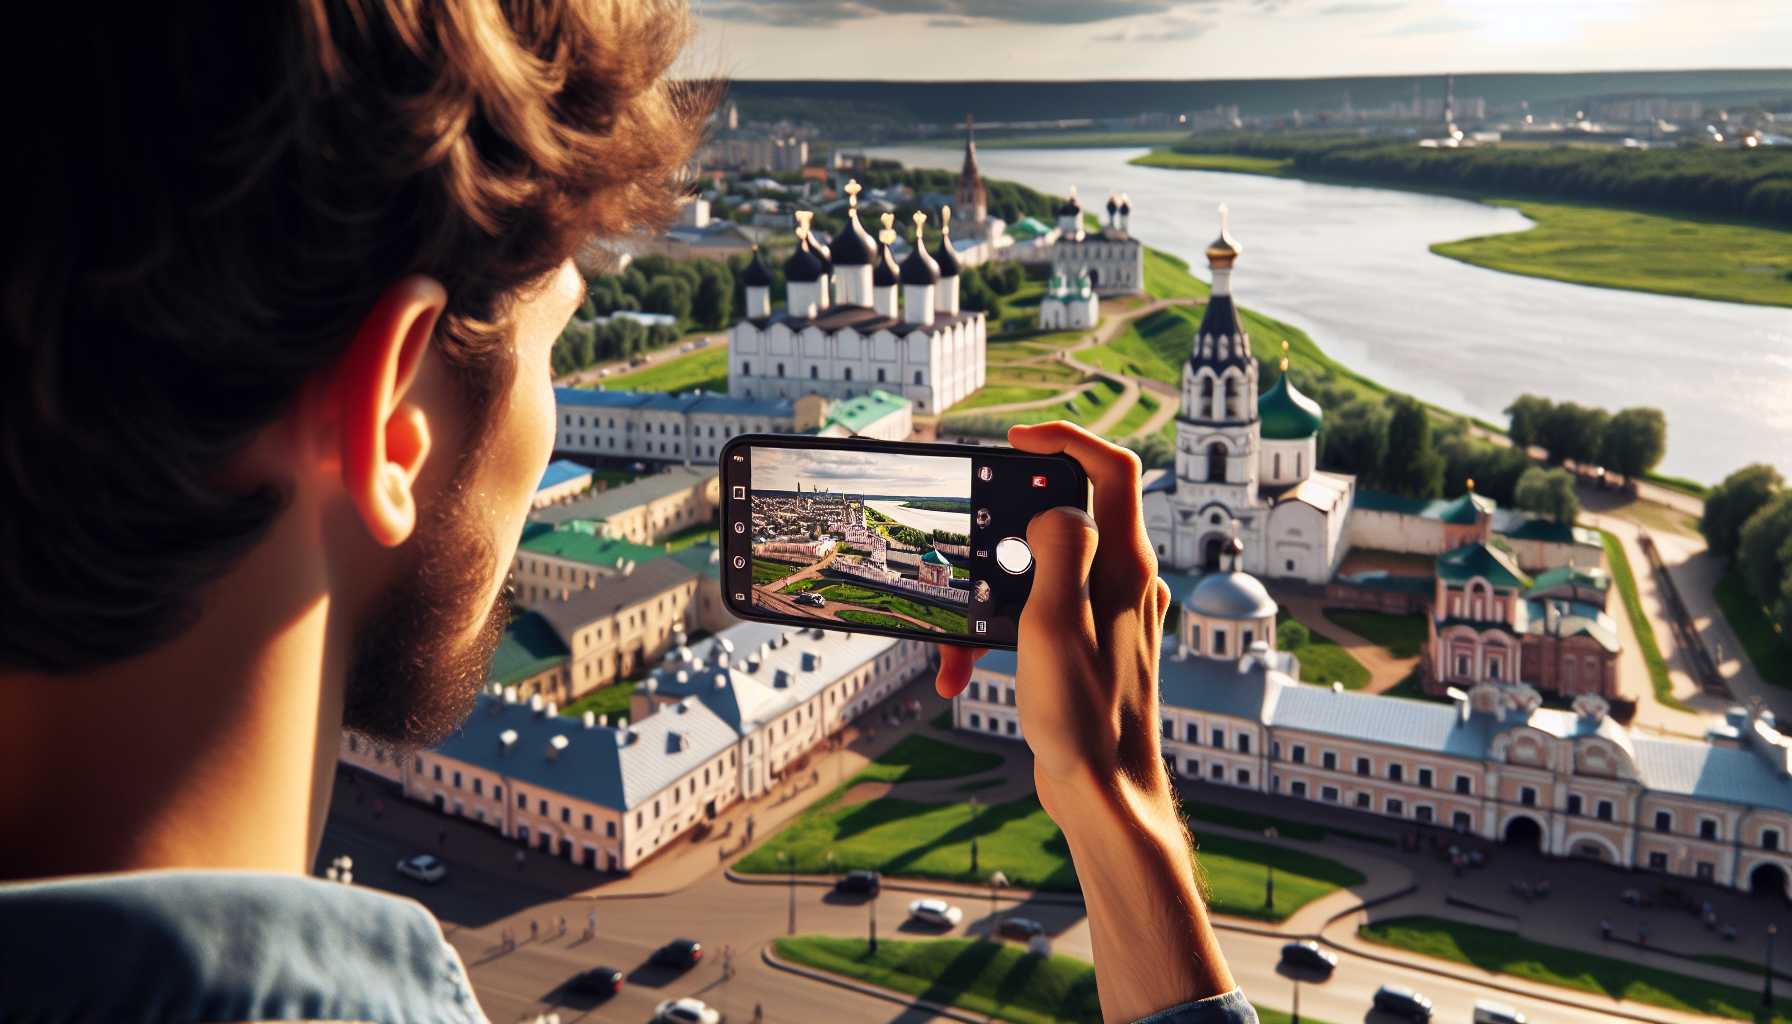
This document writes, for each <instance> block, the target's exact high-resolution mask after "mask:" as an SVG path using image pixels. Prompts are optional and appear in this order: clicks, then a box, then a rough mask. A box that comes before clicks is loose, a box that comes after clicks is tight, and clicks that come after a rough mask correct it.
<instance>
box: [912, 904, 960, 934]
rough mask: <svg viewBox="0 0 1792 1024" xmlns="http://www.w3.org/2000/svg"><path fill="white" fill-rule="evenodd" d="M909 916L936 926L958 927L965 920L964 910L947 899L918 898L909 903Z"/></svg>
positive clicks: (913, 919) (914, 919) (922, 922)
mask: <svg viewBox="0 0 1792 1024" xmlns="http://www.w3.org/2000/svg"><path fill="white" fill-rule="evenodd" d="M908 917H909V920H911V921H918V922H920V923H921V924H930V925H933V926H934V927H935V928H956V927H957V926H958V922H960V921H962V920H964V911H962V910H960V909H958V908H957V907H955V906H953V905H952V904H950V903H947V902H946V901H945V900H931V899H929V900H916V901H914V902H913V903H910V904H909V905H908Z"/></svg>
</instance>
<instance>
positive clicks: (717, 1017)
mask: <svg viewBox="0 0 1792 1024" xmlns="http://www.w3.org/2000/svg"><path fill="white" fill-rule="evenodd" d="M653 1024H722V1011H720V1010H718V1009H716V1008H715V1007H713V1006H710V1005H709V1004H708V1003H705V1002H704V1001H703V1000H701V999H692V998H691V997H689V996H686V997H685V998H683V999H668V1000H666V1001H665V1002H663V1003H661V1004H660V1005H658V1006H656V1007H654V1008H653Z"/></svg>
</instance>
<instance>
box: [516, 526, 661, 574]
mask: <svg viewBox="0 0 1792 1024" xmlns="http://www.w3.org/2000/svg"><path fill="white" fill-rule="evenodd" d="M596 530H597V524H595V523H593V522H591V521H590V520H585V519H574V520H572V521H570V522H565V523H558V524H549V523H530V524H528V525H527V526H524V527H523V539H522V542H521V543H520V544H518V545H517V546H518V547H519V548H520V549H522V550H524V551H529V552H533V553H535V554H538V555H551V556H553V557H555V558H564V559H566V560H567V561H570V562H583V563H584V564H586V565H591V566H599V567H602V568H605V569H614V568H615V567H616V566H617V565H618V564H620V563H622V562H625V561H627V562H636V563H639V562H646V561H650V560H652V559H655V558H660V557H663V556H664V555H665V553H666V552H665V549H663V548H653V547H648V546H647V545H645V544H635V543H632V542H630V541H626V540H618V539H615V538H612V537H600V536H598V535H597V532H596Z"/></svg>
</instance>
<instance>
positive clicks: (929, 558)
mask: <svg viewBox="0 0 1792 1024" xmlns="http://www.w3.org/2000/svg"><path fill="white" fill-rule="evenodd" d="M921 561H923V562H928V563H930V564H933V565H951V564H952V560H951V559H950V558H947V557H946V556H945V555H942V554H940V549H939V548H928V549H927V553H926V554H925V555H922V556H921Z"/></svg>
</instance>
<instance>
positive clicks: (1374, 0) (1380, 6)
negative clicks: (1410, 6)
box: [1315, 0, 1406, 15]
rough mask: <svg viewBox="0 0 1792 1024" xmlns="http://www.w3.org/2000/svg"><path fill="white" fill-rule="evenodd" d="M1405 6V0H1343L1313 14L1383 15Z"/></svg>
mask: <svg viewBox="0 0 1792 1024" xmlns="http://www.w3.org/2000/svg"><path fill="white" fill-rule="evenodd" d="M1405 6H1406V0H1344V2H1343V3H1337V4H1327V5H1326V6H1324V7H1321V8H1319V10H1318V11H1317V12H1315V13H1317V14H1322V15H1335V14H1385V13H1387V12H1388V11H1397V10H1399V9H1400V8H1402V7H1405Z"/></svg>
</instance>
